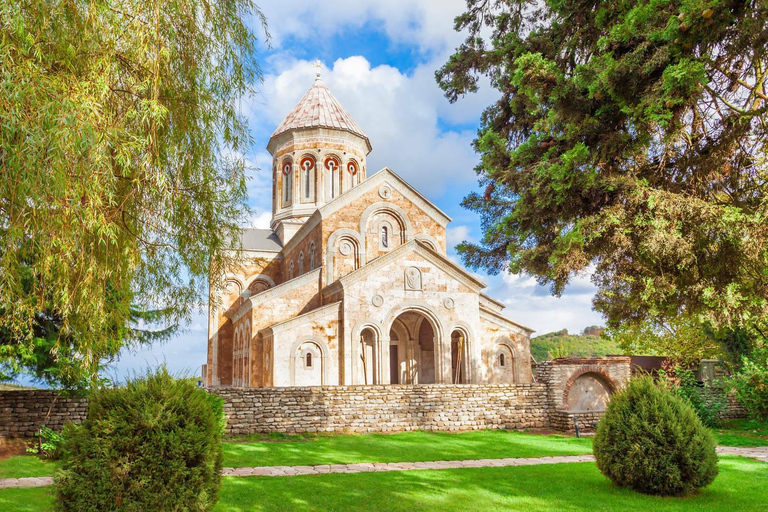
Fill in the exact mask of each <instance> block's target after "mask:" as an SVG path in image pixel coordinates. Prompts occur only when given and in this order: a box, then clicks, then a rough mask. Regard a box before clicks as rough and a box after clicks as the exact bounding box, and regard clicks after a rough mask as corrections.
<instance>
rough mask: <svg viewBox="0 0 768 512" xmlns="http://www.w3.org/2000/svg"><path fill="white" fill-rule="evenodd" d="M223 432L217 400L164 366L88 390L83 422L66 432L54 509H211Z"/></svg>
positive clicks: (220, 404) (216, 490) (215, 496)
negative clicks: (116, 384) (120, 384)
mask: <svg viewBox="0 0 768 512" xmlns="http://www.w3.org/2000/svg"><path fill="white" fill-rule="evenodd" d="M223 431H224V406H223V400H222V399H221V398H219V397H217V396H215V395H212V394H209V393H207V392H206V391H205V390H203V389H199V388H197V386H195V385H194V384H191V383H190V382H189V381H188V380H186V379H180V380H176V379H174V378H173V377H171V376H170V375H169V374H168V372H167V370H166V369H165V368H162V369H160V370H158V371H157V372H155V373H152V374H148V375H146V376H144V377H142V378H137V379H134V380H131V381H129V382H128V383H127V384H126V385H125V387H121V388H111V389H109V388H102V389H98V390H94V391H93V392H92V393H91V395H90V397H89V401H88V416H87V418H86V420H85V421H83V423H82V424H81V425H72V424H70V425H68V426H67V427H66V429H65V437H66V441H65V445H64V450H63V451H64V456H63V458H62V472H61V473H60V474H59V475H58V476H57V477H56V492H57V507H58V510H62V511H70V510H71V511H75V510H99V511H105V512H106V511H110V510H125V511H137V512H138V511H145V510H153V511H158V512H162V511H171V510H174V511H176V510H199V511H202V510H210V509H211V508H212V507H213V506H214V505H215V503H216V501H217V500H218V496H219V489H220V486H221V467H222V466H221V436H222V433H223Z"/></svg>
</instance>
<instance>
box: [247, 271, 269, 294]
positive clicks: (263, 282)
mask: <svg viewBox="0 0 768 512" xmlns="http://www.w3.org/2000/svg"><path fill="white" fill-rule="evenodd" d="M274 286H275V282H274V281H273V280H272V278H271V277H269V276H265V275H259V276H256V277H255V278H253V280H252V281H251V283H250V284H249V285H248V291H249V293H250V295H251V296H253V295H256V294H257V293H261V292H263V291H266V290H269V289H270V288H274Z"/></svg>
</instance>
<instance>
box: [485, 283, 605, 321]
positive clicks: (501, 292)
mask: <svg viewBox="0 0 768 512" xmlns="http://www.w3.org/2000/svg"><path fill="white" fill-rule="evenodd" d="M500 277H501V279H500V280H499V279H498V277H496V278H493V279H492V280H490V279H488V278H486V282H492V283H493V284H492V286H491V288H490V289H489V290H488V292H489V294H490V295H492V296H493V297H495V298H497V299H499V300H501V301H502V302H503V303H504V304H505V305H506V306H507V309H505V310H504V314H505V316H507V317H509V318H511V319H512V320H514V321H516V322H519V323H521V324H523V325H526V326H528V327H530V328H532V329H535V330H536V334H534V336H536V335H539V334H545V333H548V332H553V331H558V330H560V329H564V328H565V329H568V331H569V332H581V330H582V329H584V327H587V326H588V325H602V324H603V323H604V319H603V317H602V315H601V314H600V313H598V312H596V311H593V310H592V298H593V297H594V295H595V292H596V291H597V289H596V288H595V286H594V285H593V284H592V282H591V281H590V276H589V275H588V274H587V275H583V276H577V277H576V278H574V279H573V280H572V282H571V284H570V285H569V286H568V287H567V288H566V290H565V291H564V292H563V294H562V296H561V297H555V296H553V295H552V294H551V293H550V291H549V288H548V287H546V286H541V285H540V284H538V283H537V282H536V279H535V278H533V277H531V276H528V275H523V274H502V275H501V276H500Z"/></svg>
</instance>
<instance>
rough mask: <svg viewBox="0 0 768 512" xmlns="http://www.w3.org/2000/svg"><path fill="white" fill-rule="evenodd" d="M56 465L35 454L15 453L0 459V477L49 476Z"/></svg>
mask: <svg viewBox="0 0 768 512" xmlns="http://www.w3.org/2000/svg"><path fill="white" fill-rule="evenodd" d="M56 467H57V466H56V463H55V462H51V461H49V460H46V459H43V458H40V457H37V456H36V455H17V456H15V457H8V458H6V459H0V478H24V477H29V476H51V475H53V473H54V471H56ZM0 510H2V509H0Z"/></svg>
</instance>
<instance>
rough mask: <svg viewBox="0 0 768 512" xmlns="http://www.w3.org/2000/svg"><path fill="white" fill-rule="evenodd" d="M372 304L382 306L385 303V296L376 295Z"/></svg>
mask: <svg viewBox="0 0 768 512" xmlns="http://www.w3.org/2000/svg"><path fill="white" fill-rule="evenodd" d="M371 304H373V305H374V306H376V307H377V308H380V307H381V305H382V304H384V297H382V296H381V295H374V296H373V298H372V299H371Z"/></svg>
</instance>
